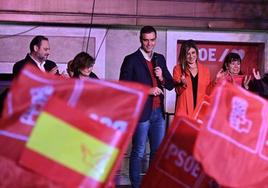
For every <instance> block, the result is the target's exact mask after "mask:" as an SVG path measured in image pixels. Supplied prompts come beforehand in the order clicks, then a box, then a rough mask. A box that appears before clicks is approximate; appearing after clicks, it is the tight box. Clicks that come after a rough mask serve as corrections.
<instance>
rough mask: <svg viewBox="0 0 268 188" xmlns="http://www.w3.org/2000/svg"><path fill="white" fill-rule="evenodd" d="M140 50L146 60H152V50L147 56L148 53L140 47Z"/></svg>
mask: <svg viewBox="0 0 268 188" xmlns="http://www.w3.org/2000/svg"><path fill="white" fill-rule="evenodd" d="M140 51H141V53H142V55H143V57H144V58H145V59H146V60H147V61H151V60H152V58H153V54H154V52H152V55H151V56H149V55H148V53H146V52H145V51H144V50H143V49H142V48H140Z"/></svg>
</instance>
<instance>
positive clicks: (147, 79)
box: [120, 26, 174, 188]
mask: <svg viewBox="0 0 268 188" xmlns="http://www.w3.org/2000/svg"><path fill="white" fill-rule="evenodd" d="M156 37H157V34H156V30H155V29H154V27H152V26H144V27H143V28H142V29H141V31H140V42H141V47H140V48H139V49H138V50H137V51H136V52H134V53H132V54H130V55H128V56H126V57H125V59H124V62H123V64H122V66H121V71H120V80H127V81H133V82H138V83H142V84H145V85H148V86H150V87H151V89H150V95H149V97H148V100H147V102H146V104H145V107H144V110H143V113H142V115H141V117H140V121H139V123H138V125H137V128H136V131H135V133H134V135H133V139H132V150H131V154H130V166H129V174H130V181H131V184H132V187H134V188H136V187H139V186H140V183H141V177H140V173H141V161H142V158H143V155H144V152H145V148H146V141H147V136H148V138H149V143H150V161H151V160H152V157H153V156H154V154H155V152H156V151H157V149H158V147H159V145H160V143H161V142H162V140H163V138H164V135H165V121H164V90H163V89H164V88H166V89H168V90H172V89H173V87H174V83H173V79H172V76H171V74H170V73H169V71H168V69H167V66H166V60H165V58H164V56H163V55H162V54H158V53H156V52H153V49H154V47H155V44H156Z"/></svg>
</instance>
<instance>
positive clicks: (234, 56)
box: [222, 52, 241, 71]
mask: <svg viewBox="0 0 268 188" xmlns="http://www.w3.org/2000/svg"><path fill="white" fill-rule="evenodd" d="M232 61H239V62H240V63H241V57H240V55H239V54H238V53H234V52H230V53H228V54H227V55H226V56H225V58H224V61H223V65H222V69H223V70H224V71H226V70H227V66H228V65H229V64H230V63H231V62H232Z"/></svg>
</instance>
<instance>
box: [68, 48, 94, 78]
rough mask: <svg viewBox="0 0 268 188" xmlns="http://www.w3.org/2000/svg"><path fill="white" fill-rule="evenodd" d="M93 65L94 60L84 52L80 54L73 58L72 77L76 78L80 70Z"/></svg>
mask: <svg viewBox="0 0 268 188" xmlns="http://www.w3.org/2000/svg"><path fill="white" fill-rule="evenodd" d="M94 64H95V59H94V58H93V57H92V56H91V55H89V54H88V53H86V52H80V53H79V54H77V55H76V56H75V57H74V60H73V62H72V66H73V72H74V75H73V77H75V78H78V77H79V75H80V71H79V70H80V69H83V68H86V67H91V66H93V65H94Z"/></svg>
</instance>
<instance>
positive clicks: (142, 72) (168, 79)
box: [119, 49, 174, 122]
mask: <svg viewBox="0 0 268 188" xmlns="http://www.w3.org/2000/svg"><path fill="white" fill-rule="evenodd" d="M154 57H156V58H155V59H157V66H159V67H160V68H161V69H162V73H163V77H164V80H165V81H164V85H163V86H162V85H161V83H160V82H158V87H159V88H161V89H162V90H163V87H164V88H166V89H168V90H172V89H173V87H174V83H173V78H172V76H171V74H170V72H169V71H168V69H167V66H166V60H165V58H164V56H163V55H162V54H158V53H154ZM119 80H126V81H133V82H138V83H142V84H145V85H147V86H150V87H153V82H152V78H151V75H150V71H149V68H148V66H147V64H146V59H145V58H144V57H143V55H142V53H141V51H140V49H138V50H137V51H136V52H134V53H132V54H130V55H128V56H126V57H125V59H124V61H123V64H122V66H121V70H120V78H119ZM160 101H161V108H162V113H163V117H164V95H160ZM152 107H153V96H151V95H150V96H149V97H148V99H147V101H146V103H145V106H144V110H143V113H142V115H141V117H140V122H143V121H147V120H148V119H149V118H150V115H151V112H152Z"/></svg>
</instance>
